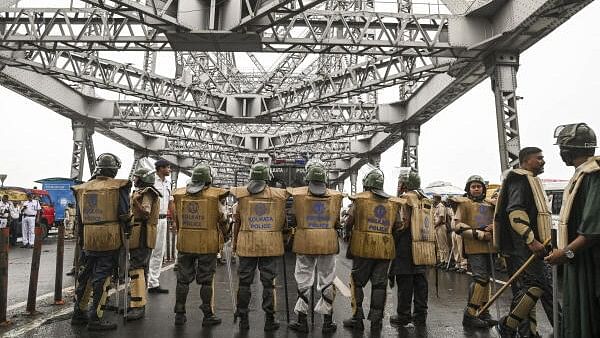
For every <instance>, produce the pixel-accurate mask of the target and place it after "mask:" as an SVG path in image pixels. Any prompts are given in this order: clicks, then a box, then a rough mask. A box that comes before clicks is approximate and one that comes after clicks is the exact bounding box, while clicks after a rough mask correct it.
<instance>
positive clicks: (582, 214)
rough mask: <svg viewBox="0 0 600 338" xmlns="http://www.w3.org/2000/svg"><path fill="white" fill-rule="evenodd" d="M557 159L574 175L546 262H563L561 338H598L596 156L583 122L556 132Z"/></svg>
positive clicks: (599, 173)
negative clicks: (555, 244) (556, 239)
mask: <svg viewBox="0 0 600 338" xmlns="http://www.w3.org/2000/svg"><path fill="white" fill-rule="evenodd" d="M554 137H556V144H557V145H558V146H559V147H560V157H561V158H562V160H563V162H565V164H566V165H568V166H572V167H575V168H576V169H575V172H574V173H573V176H572V177H571V180H570V181H569V184H568V185H567V187H566V188H565V192H564V198H563V205H562V208H561V211H560V221H559V225H558V239H559V240H558V248H557V249H556V250H554V251H553V252H552V254H551V255H549V256H547V257H546V258H545V259H546V261H548V262H549V263H551V264H564V270H563V271H564V279H563V281H564V284H563V288H562V289H563V302H564V308H565V311H563V313H564V319H563V321H562V323H563V325H561V329H562V330H561V331H562V334H561V335H560V336H561V337H600V325H599V324H600V288H598V286H599V285H600V241H599V240H598V239H599V238H600V236H599V234H600V208H599V207H598V206H599V205H600V199H599V198H600V157H599V156H594V153H595V151H596V149H595V148H596V147H597V144H598V143H597V140H596V134H595V133H594V131H593V130H592V129H591V128H590V127H589V126H588V125H587V124H585V123H573V124H568V125H563V126H559V127H557V128H556V130H555V133H554Z"/></svg>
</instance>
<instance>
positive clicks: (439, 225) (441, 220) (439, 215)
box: [433, 202, 450, 265]
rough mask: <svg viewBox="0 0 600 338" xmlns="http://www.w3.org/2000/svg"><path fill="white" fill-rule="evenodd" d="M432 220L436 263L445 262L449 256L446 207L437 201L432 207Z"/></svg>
mask: <svg viewBox="0 0 600 338" xmlns="http://www.w3.org/2000/svg"><path fill="white" fill-rule="evenodd" d="M433 220H434V224H435V240H436V242H437V249H438V250H437V254H438V255H437V258H438V263H442V264H444V265H445V264H446V263H448V260H449V259H450V258H449V253H450V252H449V250H450V248H449V246H448V233H447V231H446V230H447V226H448V225H447V224H446V207H445V206H444V204H443V203H441V202H440V203H438V204H437V205H436V206H435V207H434V212H433Z"/></svg>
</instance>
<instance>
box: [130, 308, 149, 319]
mask: <svg viewBox="0 0 600 338" xmlns="http://www.w3.org/2000/svg"><path fill="white" fill-rule="evenodd" d="M145 315H146V307H145V306H142V307H132V308H129V310H127V321H128V322H130V321H133V320H138V319H142V318H144V316H145Z"/></svg>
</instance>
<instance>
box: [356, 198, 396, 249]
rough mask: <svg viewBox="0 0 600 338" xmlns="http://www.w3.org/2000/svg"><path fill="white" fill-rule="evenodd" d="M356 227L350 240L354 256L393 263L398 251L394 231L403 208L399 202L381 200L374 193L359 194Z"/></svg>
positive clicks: (390, 199)
mask: <svg viewBox="0 0 600 338" xmlns="http://www.w3.org/2000/svg"><path fill="white" fill-rule="evenodd" d="M350 199H351V200H352V201H353V202H354V225H353V227H352V237H351V240H350V252H351V253H352V255H354V256H357V257H363V258H373V259H393V258H394V257H395V256H396V247H395V243H394V237H393V236H392V230H393V227H394V223H395V222H396V216H397V215H398V208H399V206H400V204H399V200H398V199H396V198H393V197H392V198H388V199H385V198H379V197H377V196H376V195H374V194H373V193H372V192H370V191H364V192H361V193H359V194H356V195H354V196H352V197H350Z"/></svg>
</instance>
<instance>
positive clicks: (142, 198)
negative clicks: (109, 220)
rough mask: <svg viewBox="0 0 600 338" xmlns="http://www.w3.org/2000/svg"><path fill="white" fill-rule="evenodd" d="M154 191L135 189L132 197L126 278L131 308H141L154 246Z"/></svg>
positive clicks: (156, 201)
mask: <svg viewBox="0 0 600 338" xmlns="http://www.w3.org/2000/svg"><path fill="white" fill-rule="evenodd" d="M159 197H160V194H159V193H158V191H156V189H154V187H147V188H142V189H138V190H136V191H134V192H133V194H132V197H131V213H132V219H133V226H132V228H131V236H130V237H129V249H130V251H129V262H130V263H129V278H130V279H131V284H130V287H131V302H130V303H129V306H130V307H131V308H138V307H144V306H145V305H146V303H147V299H146V274H147V273H148V263H149V262H150V255H151V254H152V249H153V248H154V245H155V243H156V224H157V221H158V199H159Z"/></svg>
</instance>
